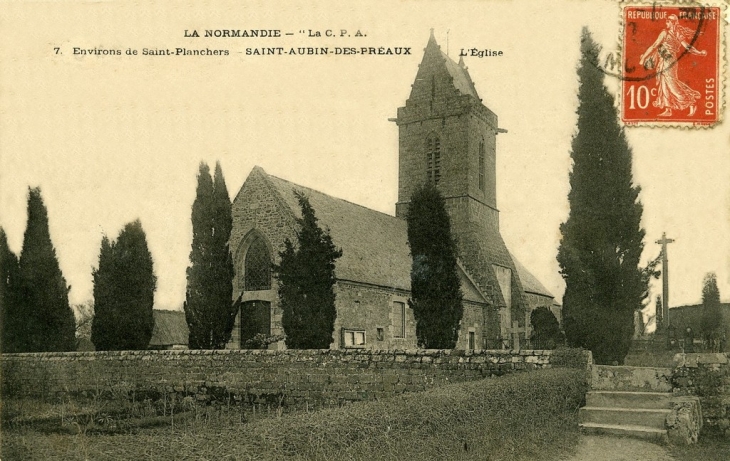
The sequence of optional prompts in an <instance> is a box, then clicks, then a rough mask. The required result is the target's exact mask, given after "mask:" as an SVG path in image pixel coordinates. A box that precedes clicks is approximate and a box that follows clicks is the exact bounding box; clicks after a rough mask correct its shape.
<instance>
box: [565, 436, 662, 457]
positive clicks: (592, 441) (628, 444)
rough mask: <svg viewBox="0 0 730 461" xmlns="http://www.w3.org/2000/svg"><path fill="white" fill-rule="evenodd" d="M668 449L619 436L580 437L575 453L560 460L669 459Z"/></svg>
mask: <svg viewBox="0 0 730 461" xmlns="http://www.w3.org/2000/svg"><path fill="white" fill-rule="evenodd" d="M673 459H674V458H673V457H672V455H670V454H669V451H668V450H667V449H666V448H664V447H663V446H661V445H657V444H656V443H651V442H644V441H643V440H636V439H630V438H621V437H609V436H593V435H586V436H582V437H581V441H580V444H579V445H578V450H577V452H576V454H575V455H574V456H573V457H571V458H564V459H563V460H561V461H671V460H673Z"/></svg>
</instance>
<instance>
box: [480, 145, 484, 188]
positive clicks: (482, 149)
mask: <svg viewBox="0 0 730 461" xmlns="http://www.w3.org/2000/svg"><path fill="white" fill-rule="evenodd" d="M484 162H485V161H484V139H482V140H481V141H479V190H481V191H484V168H485V165H484Z"/></svg>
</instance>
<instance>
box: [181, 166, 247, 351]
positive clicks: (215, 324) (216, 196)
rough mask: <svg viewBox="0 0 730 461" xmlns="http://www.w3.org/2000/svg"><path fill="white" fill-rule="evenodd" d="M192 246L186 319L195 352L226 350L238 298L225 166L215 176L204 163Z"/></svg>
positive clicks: (195, 212)
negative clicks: (234, 292)
mask: <svg viewBox="0 0 730 461" xmlns="http://www.w3.org/2000/svg"><path fill="white" fill-rule="evenodd" d="M191 219H192V224H193V243H192V249H191V251H190V266H189V267H188V270H187V283H188V285H187V292H186V297H185V298H186V299H185V304H184V306H183V307H184V310H185V318H186V320H187V323H188V328H189V329H190V335H189V347H190V348H191V349H223V348H224V347H225V346H226V343H227V342H228V340H229V339H230V337H231V331H232V330H233V324H234V321H235V318H236V306H235V305H234V304H233V302H232V299H231V298H232V295H233V285H232V283H233V259H232V257H231V253H230V249H229V247H228V240H229V239H230V236H231V228H232V226H233V224H232V217H231V201H230V198H229V196H228V189H227V188H226V182H225V179H224V177H223V171H222V169H221V166H220V163H216V168H215V177H214V178H213V179H211V177H210V169H209V168H208V165H206V164H205V163H201V164H200V168H199V171H198V186H197V189H196V197H195V201H194V202H193V208H192V218H191Z"/></svg>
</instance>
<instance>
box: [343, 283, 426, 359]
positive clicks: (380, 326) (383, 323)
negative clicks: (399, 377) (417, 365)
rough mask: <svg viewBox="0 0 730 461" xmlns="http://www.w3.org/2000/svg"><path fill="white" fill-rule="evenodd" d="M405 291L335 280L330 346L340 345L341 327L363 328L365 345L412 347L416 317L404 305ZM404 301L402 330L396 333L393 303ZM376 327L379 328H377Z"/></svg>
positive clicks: (369, 346) (405, 300) (406, 304)
mask: <svg viewBox="0 0 730 461" xmlns="http://www.w3.org/2000/svg"><path fill="white" fill-rule="evenodd" d="M409 295H410V293H409V292H407V291H403V290H396V289H387V288H383V287H375V286H368V285H364V284H358V283H350V282H337V285H336V287H335V296H336V298H335V299H336V301H335V303H336V305H337V319H335V338H334V339H335V341H334V343H333V344H332V347H333V348H336V349H339V348H340V347H342V330H343V329H352V330H364V331H365V332H366V343H365V347H364V348H365V349H414V348H415V347H416V321H415V319H414V318H413V310H412V309H410V308H409V307H408V296H409ZM396 302H400V303H405V306H406V319H405V321H406V325H405V326H406V328H405V330H406V334H405V336H404V337H398V334H397V331H396V326H395V322H394V313H393V311H394V308H395V306H394V303H396ZM378 330H380V331H378Z"/></svg>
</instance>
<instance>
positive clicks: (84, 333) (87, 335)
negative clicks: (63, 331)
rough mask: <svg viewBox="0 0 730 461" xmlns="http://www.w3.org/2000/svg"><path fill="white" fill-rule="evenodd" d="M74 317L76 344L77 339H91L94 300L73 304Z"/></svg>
mask: <svg viewBox="0 0 730 461" xmlns="http://www.w3.org/2000/svg"><path fill="white" fill-rule="evenodd" d="M73 310H74V315H75V317H76V346H77V349H78V345H79V341H82V340H89V341H90V340H91V325H92V324H93V322H94V301H93V300H88V301H86V302H84V303H81V304H75V305H74V306H73Z"/></svg>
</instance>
